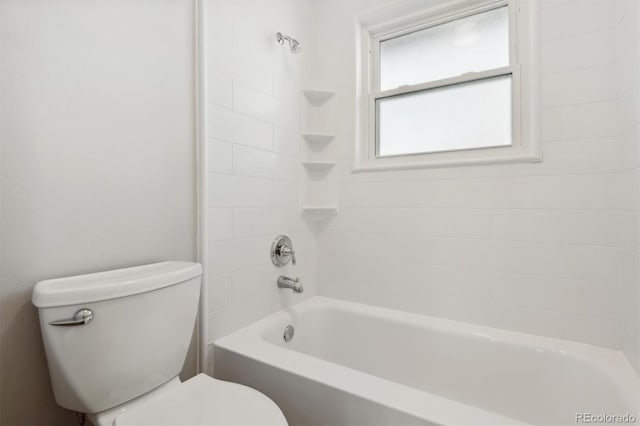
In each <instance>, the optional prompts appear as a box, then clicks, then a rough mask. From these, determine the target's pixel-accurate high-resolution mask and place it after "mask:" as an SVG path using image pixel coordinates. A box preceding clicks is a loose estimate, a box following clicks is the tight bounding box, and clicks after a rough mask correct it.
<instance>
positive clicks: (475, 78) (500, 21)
mask: <svg viewBox="0 0 640 426" xmlns="http://www.w3.org/2000/svg"><path fill="white" fill-rule="evenodd" d="M451 3H452V2H450V1H449V2H447V1H442V5H441V7H440V8H439V9H438V8H436V9H431V10H428V11H418V12H416V11H412V12H413V13H409V14H407V13H406V11H403V12H404V13H405V16H404V17H403V16H394V13H393V12H388V13H386V14H385V13H384V12H383V13H382V14H378V15H377V16H375V17H373V18H372V17H367V18H364V19H361V20H360V27H361V33H360V43H361V47H362V49H361V58H360V61H361V67H360V68H361V70H362V73H361V76H360V79H361V81H360V88H361V90H360V98H361V99H360V102H359V111H358V112H359V117H360V122H361V123H360V131H359V135H358V137H357V143H358V146H357V149H356V166H355V169H356V170H359V169H371V168H404V167H429V166H440V165H443V164H474V163H487V162H506V161H536V160H539V159H540V155H539V151H538V148H537V144H535V139H534V137H533V132H532V130H533V129H534V128H535V118H536V115H537V114H535V109H534V100H535V99H534V96H533V94H534V92H533V91H532V90H531V89H530V86H531V85H532V84H533V81H532V80H533V77H534V75H533V73H532V72H531V69H532V67H531V64H532V63H533V58H532V57H531V54H532V53H533V49H530V48H529V47H528V44H527V43H528V41H529V40H530V37H528V36H527V34H526V33H527V32H528V31H529V30H530V28H531V26H530V24H529V22H528V20H529V19H530V16H529V15H528V14H526V13H525V12H526V11H527V8H522V4H523V3H525V1H524V0H520V1H519V2H516V1H515V0H511V1H507V0H503V1H495V0H494V1H478V0H474V1H472V0H466V1H459V2H455V6H453V7H452V6H451ZM523 10H524V11H523ZM407 16H408V17H407ZM523 77H526V79H527V81H526V83H527V84H523V82H524V79H523ZM525 86H526V87H525ZM525 114H526V115H525ZM523 117H526V118H527V120H523ZM525 121H526V122H525Z"/></svg>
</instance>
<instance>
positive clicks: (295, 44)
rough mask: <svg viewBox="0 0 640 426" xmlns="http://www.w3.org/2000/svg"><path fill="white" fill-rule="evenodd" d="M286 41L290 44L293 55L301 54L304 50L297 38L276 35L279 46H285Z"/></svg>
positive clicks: (280, 34)
mask: <svg viewBox="0 0 640 426" xmlns="http://www.w3.org/2000/svg"><path fill="white" fill-rule="evenodd" d="M285 40H286V41H288V42H289V50H291V53H293V54H295V53H299V52H300V51H301V50H302V45H301V44H300V42H299V41H298V40H296V39H295V38H291V37H289V36H288V35H283V34H282V33H277V34H276V41H277V42H278V44H284V42H285Z"/></svg>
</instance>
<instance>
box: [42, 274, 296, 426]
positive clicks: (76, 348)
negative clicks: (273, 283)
mask: <svg viewBox="0 0 640 426" xmlns="http://www.w3.org/2000/svg"><path fill="white" fill-rule="evenodd" d="M201 274H202V268H201V266H200V265H199V264H197V263H192V262H162V263H156V264H152V265H144V266H137V267H133V268H126V269H119V270H115V271H107V272H99V273H95V274H87V275H79V276H74V277H67V278H58V279H52V280H45V281H41V282H39V283H38V284H36V286H35V288H34V291H33V298H32V301H33V304H34V305H35V306H36V307H37V308H38V312H39V315H40V327H41V331H42V338H43V341H44V346H45V351H46V355H47V363H48V365H49V374H50V377H51V384H52V386H53V391H54V394H55V397H56V401H57V402H58V404H59V405H61V406H62V407H65V408H68V409H70V410H74V411H77V412H80V413H86V414H87V417H88V419H89V420H90V421H91V422H92V423H93V424H94V425H96V426H103V425H105V426H106V425H109V426H111V425H118V426H126V425H129V426H134V425H136V426H140V425H286V424H287V422H286V420H285V418H284V415H283V414H282V412H281V411H280V409H279V408H278V406H277V405H276V404H275V403H274V402H273V401H271V400H270V399H269V398H268V397H267V396H265V395H263V394H262V393H260V392H258V391H256V390H254V389H251V388H249V387H247V386H243V385H239V384H236V383H230V382H224V381H221V380H217V379H214V378H212V377H209V376H207V375H205V374H199V375H197V376H195V377H193V378H191V379H189V380H186V381H185V382H180V379H179V378H178V374H179V373H180V370H181V369H182V366H183V364H184V361H185V358H186V355H187V351H188V348H189V343H190V340H191V335H192V331H193V327H194V324H195V319H196V313H197V306H198V298H199V295H200V277H201Z"/></svg>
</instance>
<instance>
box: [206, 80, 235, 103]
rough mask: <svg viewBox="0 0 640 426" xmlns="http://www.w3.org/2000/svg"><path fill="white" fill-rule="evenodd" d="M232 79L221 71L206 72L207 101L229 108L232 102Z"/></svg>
mask: <svg viewBox="0 0 640 426" xmlns="http://www.w3.org/2000/svg"><path fill="white" fill-rule="evenodd" d="M232 81H233V79H232V78H231V77H230V76H229V75H227V74H224V73H222V72H216V71H210V72H209V73H208V74H207V89H208V92H207V102H209V103H210V104H214V105H218V106H221V107H224V108H227V109H231V108H232V106H233V104H232V100H233V93H232V87H233V86H232Z"/></svg>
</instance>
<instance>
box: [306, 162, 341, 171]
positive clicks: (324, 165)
mask: <svg viewBox="0 0 640 426" xmlns="http://www.w3.org/2000/svg"><path fill="white" fill-rule="evenodd" d="M302 164H303V165H304V166H305V167H306V168H307V169H310V170H327V169H330V168H332V167H334V166H335V165H336V162H335V161H303V162H302Z"/></svg>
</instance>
